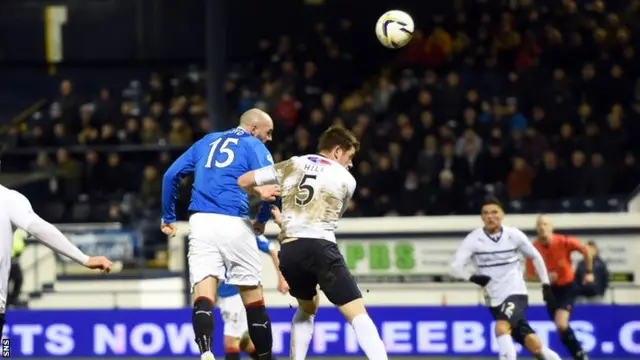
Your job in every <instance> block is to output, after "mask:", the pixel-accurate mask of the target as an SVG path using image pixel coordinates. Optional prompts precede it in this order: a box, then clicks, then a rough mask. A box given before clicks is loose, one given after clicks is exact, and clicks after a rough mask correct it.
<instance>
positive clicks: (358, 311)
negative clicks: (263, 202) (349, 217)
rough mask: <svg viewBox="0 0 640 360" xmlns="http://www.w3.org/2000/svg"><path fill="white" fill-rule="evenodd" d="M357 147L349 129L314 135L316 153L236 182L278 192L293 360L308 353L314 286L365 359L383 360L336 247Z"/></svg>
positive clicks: (315, 305) (351, 189) (350, 190)
mask: <svg viewBox="0 0 640 360" xmlns="http://www.w3.org/2000/svg"><path fill="white" fill-rule="evenodd" d="M359 147H360V144H359V142H358V140H357V139H356V137H355V136H354V135H353V134H352V133H351V132H350V131H349V130H346V129H344V128H341V127H331V128H329V129H327V130H326V131H325V132H324V133H323V134H322V136H321V137H320V140H319V142H318V154H313V155H305V156H299V157H292V158H291V159H289V160H286V161H282V162H279V163H277V164H275V165H271V166H267V167H264V168H262V169H258V170H255V171H251V172H248V173H246V174H244V175H242V176H241V177H240V178H239V179H238V185H239V186H240V187H242V188H243V189H246V190H251V189H252V188H254V187H256V186H261V185H267V184H279V185H280V188H281V189H280V190H281V194H282V195H281V197H282V217H283V223H282V230H281V233H280V236H279V239H280V241H281V244H282V246H281V248H280V256H279V257H280V270H281V271H282V274H283V275H284V277H285V279H286V280H287V282H288V283H289V293H290V294H291V295H292V296H293V297H295V298H296V299H297V300H298V305H299V306H298V310H297V311H296V313H295V315H294V317H293V323H292V327H291V339H292V340H291V342H292V346H291V348H292V350H291V358H292V359H294V360H303V359H305V358H306V355H307V351H308V349H309V344H310V342H311V337H312V334H313V319H314V316H315V314H316V312H317V311H318V297H317V293H316V286H317V285H320V289H322V291H323V292H324V293H325V295H326V296H327V298H328V299H329V301H331V302H332V303H333V304H334V305H335V306H337V307H338V309H339V310H340V312H341V313H342V315H344V317H345V318H346V319H347V321H349V323H351V325H352V326H353V329H354V331H355V334H356V337H357V339H358V343H359V344H360V347H361V348H362V350H363V351H364V353H365V354H366V356H367V357H368V358H369V359H373V360H386V359H387V352H386V350H385V347H384V343H383V342H382V340H381V339H380V335H379V334H378V329H377V328H376V326H375V324H374V323H373V321H372V320H371V318H370V317H369V315H368V314H367V311H366V309H365V306H364V302H363V301H362V293H361V292H360V289H359V288H358V285H357V284H356V281H355V278H354V277H353V276H352V275H351V272H350V271H349V269H348V268H347V265H346V263H345V261H344V258H343V257H342V254H341V253H340V250H339V249H338V246H337V244H336V235H335V229H336V227H337V225H338V220H339V219H340V217H341V216H342V214H343V213H344V211H345V209H346V207H347V203H348V201H349V199H350V198H351V196H352V195H353V192H354V191H355V188H356V181H355V179H354V178H353V176H352V175H351V174H350V173H349V170H348V168H350V167H351V165H352V162H351V161H352V159H353V157H354V156H355V154H356V152H357V151H358V149H359Z"/></svg>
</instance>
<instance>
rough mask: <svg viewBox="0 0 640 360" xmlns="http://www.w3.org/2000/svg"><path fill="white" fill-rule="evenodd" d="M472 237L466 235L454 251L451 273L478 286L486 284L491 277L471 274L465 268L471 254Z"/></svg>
mask: <svg viewBox="0 0 640 360" xmlns="http://www.w3.org/2000/svg"><path fill="white" fill-rule="evenodd" d="M472 242H473V239H472V238H471V237H469V236H467V237H466V238H465V239H464V241H462V244H460V247H458V250H457V251H456V253H455V255H454V257H453V262H452V263H451V275H453V276H454V277H455V278H458V279H464V280H468V281H471V282H472V283H474V284H476V285H479V286H482V287H484V286H486V285H487V284H488V283H489V281H490V280H491V278H490V277H489V276H487V275H480V274H471V273H470V272H469V271H467V270H466V269H465V266H467V263H468V262H469V260H471V257H472V256H473V252H474V248H473V243H472Z"/></svg>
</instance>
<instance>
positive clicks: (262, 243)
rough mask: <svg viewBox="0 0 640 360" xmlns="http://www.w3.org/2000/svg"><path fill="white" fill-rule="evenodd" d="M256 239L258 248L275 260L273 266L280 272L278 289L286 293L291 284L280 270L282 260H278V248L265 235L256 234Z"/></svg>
mask: <svg viewBox="0 0 640 360" xmlns="http://www.w3.org/2000/svg"><path fill="white" fill-rule="evenodd" d="M256 241H257V242H258V249H260V251H262V252H263V253H265V254H268V255H269V256H270V257H271V261H272V262H273V266H274V267H275V269H276V273H277V274H278V291H279V292H281V293H283V294H284V293H286V292H287V291H289V284H287V281H286V280H285V279H284V275H282V273H281V272H280V261H279V260H278V249H276V247H275V246H273V244H271V242H270V241H269V239H267V238H266V237H265V236H264V235H258V236H256Z"/></svg>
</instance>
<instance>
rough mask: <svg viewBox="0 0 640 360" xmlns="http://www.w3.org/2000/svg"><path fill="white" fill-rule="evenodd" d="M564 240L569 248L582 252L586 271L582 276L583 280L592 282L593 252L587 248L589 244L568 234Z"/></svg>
mask: <svg viewBox="0 0 640 360" xmlns="http://www.w3.org/2000/svg"><path fill="white" fill-rule="evenodd" d="M566 240H567V245H568V247H569V249H570V250H572V251H579V252H580V253H582V256H584V266H585V269H586V272H587V273H586V275H585V277H584V282H585V283H592V282H593V281H594V280H595V279H594V276H593V253H592V252H591V250H590V249H589V246H587V244H583V243H582V242H581V241H580V240H578V239H576V238H575V237H572V236H568V237H567V238H566Z"/></svg>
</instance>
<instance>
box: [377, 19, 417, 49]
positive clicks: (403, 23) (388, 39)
mask: <svg viewBox="0 0 640 360" xmlns="http://www.w3.org/2000/svg"><path fill="white" fill-rule="evenodd" d="M376 35H377V36H378V40H379V41H380V43H381V44H382V45H384V46H385V47H388V48H390V49H398V48H401V47H403V46H405V45H407V44H408V43H409V41H411V37H412V36H413V19H412V18H411V15H409V14H407V13H406V12H404V11H400V10H390V11H387V12H386V13H384V14H382V16H380V18H379V19H378V22H377V23H376Z"/></svg>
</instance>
